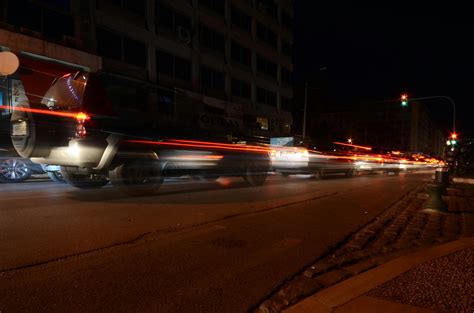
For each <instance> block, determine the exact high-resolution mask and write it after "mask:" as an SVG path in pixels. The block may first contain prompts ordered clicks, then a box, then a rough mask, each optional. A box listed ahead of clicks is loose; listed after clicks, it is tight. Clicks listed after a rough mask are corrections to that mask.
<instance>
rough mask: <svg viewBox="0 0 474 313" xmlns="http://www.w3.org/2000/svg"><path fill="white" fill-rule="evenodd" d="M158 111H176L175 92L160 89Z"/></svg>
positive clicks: (171, 113)
mask: <svg viewBox="0 0 474 313" xmlns="http://www.w3.org/2000/svg"><path fill="white" fill-rule="evenodd" d="M158 112H160V113H164V114H166V115H173V113H174V92H172V91H167V90H160V91H159V93H158Z"/></svg>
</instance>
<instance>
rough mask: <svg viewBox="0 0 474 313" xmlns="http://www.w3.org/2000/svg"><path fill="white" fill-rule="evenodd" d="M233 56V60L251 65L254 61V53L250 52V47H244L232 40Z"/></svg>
mask: <svg viewBox="0 0 474 313" xmlns="http://www.w3.org/2000/svg"><path fill="white" fill-rule="evenodd" d="M231 58H232V60H233V61H236V62H238V63H241V64H244V65H247V66H250V64H251V62H252V53H251V52H250V49H247V48H244V47H242V46H241V45H239V44H238V43H236V42H235V41H232V44H231Z"/></svg>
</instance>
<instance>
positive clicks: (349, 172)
mask: <svg viewBox="0 0 474 313" xmlns="http://www.w3.org/2000/svg"><path fill="white" fill-rule="evenodd" d="M356 173H357V172H356V170H354V169H352V170H349V171H347V172H346V177H353V176H355V175H356Z"/></svg>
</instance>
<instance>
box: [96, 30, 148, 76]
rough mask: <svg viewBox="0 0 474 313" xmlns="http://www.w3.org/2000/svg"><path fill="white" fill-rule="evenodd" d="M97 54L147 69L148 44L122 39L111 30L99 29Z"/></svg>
mask: <svg viewBox="0 0 474 313" xmlns="http://www.w3.org/2000/svg"><path fill="white" fill-rule="evenodd" d="M96 31H97V33H96V36H97V53H98V54H99V55H101V56H105V57H107V58H111V59H114V60H118V61H121V62H125V63H128V64H133V65H136V66H139V67H146V65H147V61H148V53H147V46H146V44H144V43H142V42H139V41H136V40H133V39H130V38H127V37H122V36H120V35H118V34H116V33H114V32H111V31H109V30H106V29H103V28H100V27H97V30H96Z"/></svg>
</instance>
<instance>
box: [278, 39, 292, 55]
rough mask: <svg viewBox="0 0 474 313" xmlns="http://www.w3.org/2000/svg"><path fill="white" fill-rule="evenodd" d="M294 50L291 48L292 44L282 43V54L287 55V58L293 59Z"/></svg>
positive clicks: (283, 41)
mask: <svg viewBox="0 0 474 313" xmlns="http://www.w3.org/2000/svg"><path fill="white" fill-rule="evenodd" d="M292 50H293V49H292V48H291V44H290V43H289V42H287V41H285V40H282V41H281V53H283V54H284V55H286V56H287V57H290V58H292V57H293V51H292Z"/></svg>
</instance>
